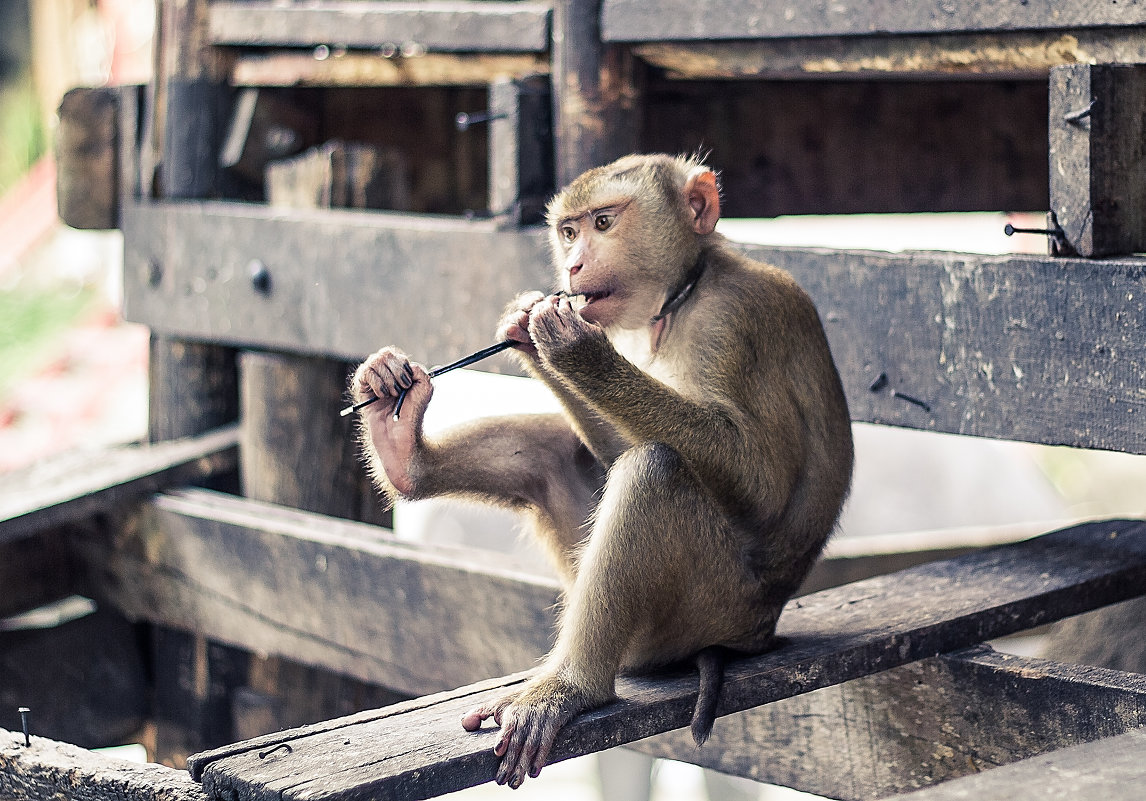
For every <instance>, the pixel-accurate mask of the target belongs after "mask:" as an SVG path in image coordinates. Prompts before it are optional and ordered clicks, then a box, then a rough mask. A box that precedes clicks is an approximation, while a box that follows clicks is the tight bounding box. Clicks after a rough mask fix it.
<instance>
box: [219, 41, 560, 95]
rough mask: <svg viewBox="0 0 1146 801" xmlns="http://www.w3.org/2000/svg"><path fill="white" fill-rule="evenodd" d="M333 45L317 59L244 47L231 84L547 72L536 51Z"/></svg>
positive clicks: (428, 80) (435, 82)
mask: <svg viewBox="0 0 1146 801" xmlns="http://www.w3.org/2000/svg"><path fill="white" fill-rule="evenodd" d="M387 56H389V51H387V52H386V53H385V54H383V53H363V52H360V51H347V52H345V53H343V52H341V51H336V52H334V53H332V54H331V56H330V57H329V58H325V59H323V60H321V61H318V60H316V59H315V58H314V55H313V54H311V53H298V52H296V51H293V50H287V51H277V50H273V51H269V52H268V51H253V52H250V51H243V52H241V53H240V54H238V55H236V57H235V60H234V66H233V67H232V69H231V83H232V85H234V86H354V87H362V86H486V85H488V84H490V83H492V82H493V81H496V80H499V79H503V78H526V77H528V76H531V75H547V74H548V73H549V58H548V57H547V56H546V55H544V54H539V53H487V54H480V55H474V54H470V53H426V54H425V55H424V56H420V57H418V58H399V57H397V56H389V57H387Z"/></svg>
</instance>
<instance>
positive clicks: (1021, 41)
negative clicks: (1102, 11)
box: [634, 28, 1146, 79]
mask: <svg viewBox="0 0 1146 801" xmlns="http://www.w3.org/2000/svg"><path fill="white" fill-rule="evenodd" d="M634 52H635V53H636V54H637V55H638V56H639V57H640V58H642V59H644V60H645V61H647V62H649V63H650V64H653V65H655V66H658V67H661V68H663V69H665V70H667V71H668V76H669V77H670V78H677V79H697V78H799V77H805V78H811V77H815V78H819V77H829V76H863V77H870V76H876V77H892V76H902V77H909V76H910V77H914V78H921V77H929V76H931V77H959V78H966V77H984V78H993V79H1005V78H1031V77H1037V78H1045V77H1046V75H1047V73H1048V71H1049V70H1050V68H1051V67H1054V66H1056V65H1059V64H1076V63H1098V64H1104V63H1110V64H1119V63H1121V64H1132V63H1135V62H1142V61H1146V35H1144V34H1143V31H1142V30H1141V29H1139V28H1072V29H1069V30H1047V31H1009V32H1005V33H964V34H939V35H922V34H909V35H901V36H887V35H875V36H863V37H859V36H826V37H817V38H787V39H753V40H743V39H734V40H724V41H713V40H703V41H688V42H664V41H657V42H647V43H640V44H637V45H635V46H634Z"/></svg>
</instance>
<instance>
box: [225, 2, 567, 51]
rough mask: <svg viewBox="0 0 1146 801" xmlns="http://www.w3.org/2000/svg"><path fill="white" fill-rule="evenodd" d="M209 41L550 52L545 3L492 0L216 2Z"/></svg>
mask: <svg viewBox="0 0 1146 801" xmlns="http://www.w3.org/2000/svg"><path fill="white" fill-rule="evenodd" d="M208 37H209V40H210V41H211V43H212V44H216V45H232V46H239V47H267V46H279V47H311V46H314V45H328V46H340V47H354V48H366V49H370V50H375V49H378V48H380V47H382V46H383V43H387V42H388V43H391V45H392V46H398V47H401V46H403V45H408V44H409V43H416V45H418V46H419V49H418V51H417V52H418V53H423V52H426V51H445V52H451V51H452V52H458V51H490V52H510V53H511V52H542V51H544V50H546V49H547V48H548V47H549V5H548V4H545V3H529V2H497V1H496V0H483V2H452V1H451V0H426V1H425V2H417V3H401V2H374V0H354V2H343V1H342V0H315V2H308V3H287V4H284V3H278V2H215V3H212V4H211V11H210V17H209V28H208ZM414 57H416V55H415V56H414Z"/></svg>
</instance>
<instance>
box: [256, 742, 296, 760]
mask: <svg viewBox="0 0 1146 801" xmlns="http://www.w3.org/2000/svg"><path fill="white" fill-rule="evenodd" d="M284 748H285V749H286V752H287V753H288V754H290V753H292V752H293V751H294V749H293V748H291V747H290V745H289V744H287V743H279V744H278V745H276V746H275V747H274V748H269V749H267V750H266V751H259V759H266V758H267V757H269V756H270V755H271V754H273V753H274V752H275V751H281V750H282V749H284Z"/></svg>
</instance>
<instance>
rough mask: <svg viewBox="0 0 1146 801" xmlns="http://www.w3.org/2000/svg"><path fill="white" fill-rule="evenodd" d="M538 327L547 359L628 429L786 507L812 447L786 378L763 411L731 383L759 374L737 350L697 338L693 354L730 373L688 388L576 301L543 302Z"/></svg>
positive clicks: (772, 509) (741, 496)
mask: <svg viewBox="0 0 1146 801" xmlns="http://www.w3.org/2000/svg"><path fill="white" fill-rule="evenodd" d="M569 329H574V330H573V331H572V332H570V330H569ZM530 330H531V333H532V334H533V338H534V341H535V342H536V343H537V346H538V351H539V353H540V355H541V361H542V363H543V364H545V365H546V366H547V367H548V368H549V369H550V370H552V371H553V372H554V374H556V375H559V376H560V377H561V380H562V381H564V382H565V383H566V384H567V385H568V386H569V387H570V388H571V389H572V391H573V392H575V393H576V394H577V395H579V396H580V397H581V398H582V399H583V400H584V402H585V403H586V404H587V405H588V407H589V408H590V409H591V410H593V412H595V413H596V414H598V415H599V416H600V417H602V418H603V419H605V420H606V421H608V422H609V423H610V424H611V425H613V426H615V427H616V429H617V430H618V431H619V432H620V433H621V435H622V436H624V437H626V438H627V439H629V440H631V441H632V442H635V443H640V442H661V443H664V444H665V445H669V446H671V447H672V448H674V449H675V450H676V451H677V452H678V453H680V454H681V456H683V457H684V458H685V459H686V460H688V462H689V463H690V464H692V466H693V468H694V469H695V470H696V471H697V473H698V475H699V476H700V477H701V479H702V480H703V481H704V483H705V484H706V485H708V486H709V487H712V488H714V489H717V494H718V496H719V497H722V498H724V499H726V500H728V501H731V502H733V503H735V504H737V505H743V506H745V507H746V508H752V509H755V510H756V511H757V513H760V512H763V513H764V514H778V513H779V512H780V511H781V508H780V507H782V505H783V504H784V503H785V502H786V499H787V498H788V497H789V495H790V493H791V491H792V489H793V487H794V486H795V485H796V483H797V481H798V480H799V475H800V470H801V466H802V464H803V462H804V448H805V443H804V442H803V440H802V439H801V437H800V433H799V432H800V431H801V430H802V421H801V416H800V413H799V410H798V408H797V407H796V404H795V402H794V401H793V399H792V398H791V396H790V395H789V394H788V393H787V392H786V391H785V390H784V387H786V383H785V382H783V381H777V382H776V386H777V388H778V389H777V390H775V391H772V392H770V393H769V397H768V406H769V408H768V411H767V414H764V415H755V414H752V413H751V412H749V411H748V410H747V409H745V408H744V406H743V404H741V403H740V402H738V401H736V400H735V399H734V398H735V397H736V394H735V393H734V392H733V391H732V389H731V383H732V382H735V381H737V380H740V381H759V380H760V378H761V377H760V376H758V375H752V374H750V373H749V372H748V371H747V367H744V368H743V369H741V368H740V367H739V366H738V364H737V363H736V361H735V360H734V358H733V354H721V353H719V352H712V351H711V350H706V349H704V348H701V347H700V346H699V345H698V346H697V351H696V352H695V354H694V355H693V357H692V358H693V359H695V360H707V361H708V362H709V363H712V364H720V372H721V373H722V374H723V377H722V378H716V377H715V376H714V377H713V380H710V381H707V382H705V383H704V384H703V385H701V386H698V387H697V395H696V396H685V395H683V394H682V393H680V392H678V391H677V390H676V389H674V388H672V387H670V386H668V385H666V384H664V383H662V382H661V381H659V380H657V379H656V378H654V377H652V376H650V375H649V374H648V373H645V372H644V371H643V370H641V369H640V368H638V367H637V366H636V365H634V364H633V363H632V362H630V361H629V360H628V359H626V358H625V357H624V356H622V355H621V354H620V353H618V352H617V351H616V349H615V348H614V347H613V345H612V343H611V342H610V341H609V339H608V337H607V336H605V334H604V332H603V331H602V330H601V329H600V328H598V327H597V326H594V325H591V324H589V323H586V322H585V321H584V320H582V319H581V318H580V316H579V315H577V313H576V312H574V311H572V309H570V308H568V307H565V306H563V305H557V306H553V307H549V308H545V309H541V310H539V312H538V313H536V314H535V315H534V317H533V319H531V323H530ZM741 350H745V349H743V348H741ZM702 352H703V355H702ZM755 369H756V371H757V372H759V371H760V370H761V369H765V370H766V369H767V368H761V367H760V366H757V367H756V368H755ZM764 378H765V379H767V378H768V376H767V375H765V376H764ZM765 382H766V381H765ZM696 397H700V398H702V399H701V400H697V399H695V398H696Z"/></svg>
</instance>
